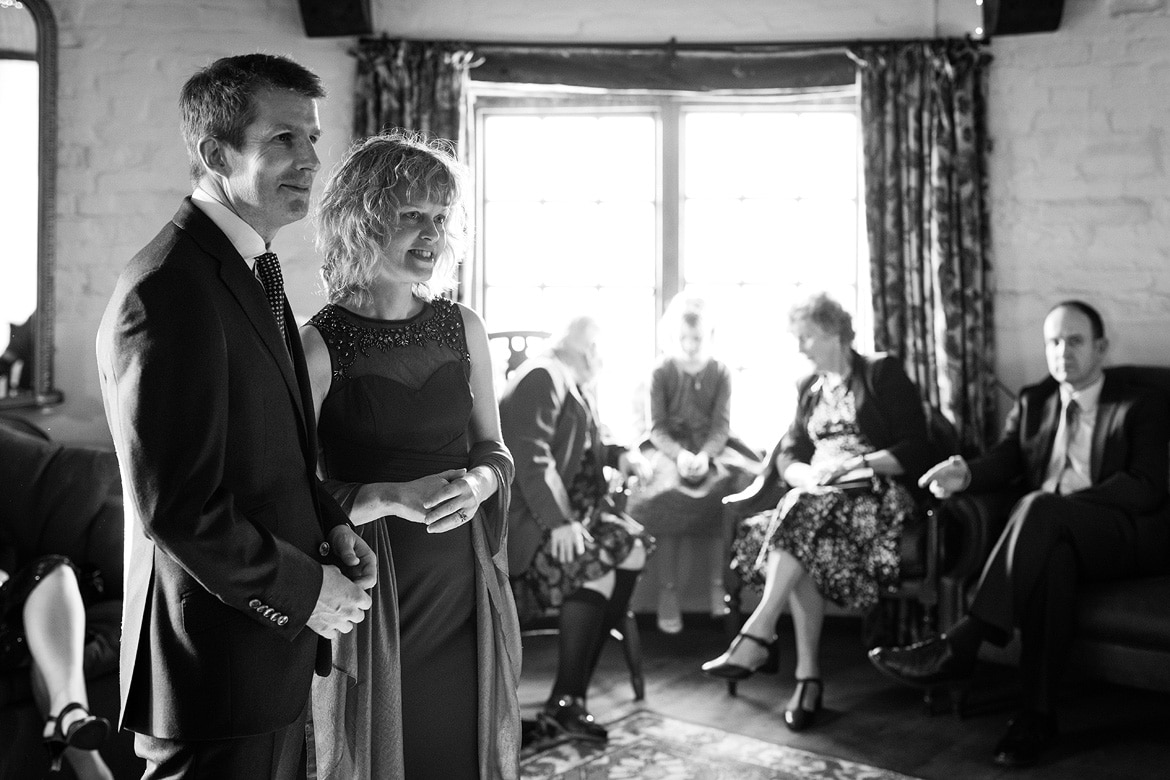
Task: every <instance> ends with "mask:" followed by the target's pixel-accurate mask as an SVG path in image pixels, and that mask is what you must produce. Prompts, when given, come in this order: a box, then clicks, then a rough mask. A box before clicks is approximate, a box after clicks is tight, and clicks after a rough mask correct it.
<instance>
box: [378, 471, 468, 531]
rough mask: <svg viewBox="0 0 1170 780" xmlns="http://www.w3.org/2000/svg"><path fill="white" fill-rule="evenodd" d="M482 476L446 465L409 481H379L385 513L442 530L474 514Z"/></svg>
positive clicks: (451, 528) (432, 528) (452, 526)
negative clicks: (380, 482)
mask: <svg viewBox="0 0 1170 780" xmlns="http://www.w3.org/2000/svg"><path fill="white" fill-rule="evenodd" d="M481 479H482V477H481V476H480V475H479V474H477V473H475V472H468V470H467V469H448V470H447V471H441V472H439V473H438V474H430V475H428V476H425V477H420V478H419V479H415V480H412V481H410V482H387V483H382V488H383V490H382V491H381V492H382V501H383V504H384V506H385V509H386V514H388V515H396V516H398V517H401V518H402V519H404V520H409V521H410V522H412V523H422V524H424V525H426V527H427V533H432V534H441V533H444V532H446V531H451V530H453V529H455V528H458V527H459V526H461V525H463V524H464V523H466V522H468V521H470V520H471V518H473V517H475V513H476V512H477V511H478V510H479V504H480V501H481V499H480V496H481V495H483V486H482V485H481V484H480V483H481Z"/></svg>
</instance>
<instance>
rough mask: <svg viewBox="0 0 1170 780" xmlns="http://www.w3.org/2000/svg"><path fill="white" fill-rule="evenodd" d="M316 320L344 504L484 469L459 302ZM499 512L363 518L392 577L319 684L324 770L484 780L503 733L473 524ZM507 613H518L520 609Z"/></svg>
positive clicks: (330, 476) (482, 563)
mask: <svg viewBox="0 0 1170 780" xmlns="http://www.w3.org/2000/svg"><path fill="white" fill-rule="evenodd" d="M311 324H312V325H314V326H315V327H316V328H317V330H318V331H319V332H320V334H321V336H322V338H323V339H324V341H325V344H326V346H327V347H328V349H329V356H330V361H331V363H332V371H333V374H332V384H331V386H330V389H329V392H328V394H327V395H326V397H325V399H324V401H323V403H322V406H321V413H320V419H319V421H318V430H319V434H320V442H321V450H322V452H321V463H322V465H323V469H324V471H325V476H326V478H327V479H326V485H327V486H328V487H330V489H331V490H333V492H334V494H335V495H339V496H340V497H341V500H342V504H343V505H345V503H346V501H345V498H344V496H345V489H344V487H342V488H341V489H340V490H339V489H338V486H339V485H342V486H344V485H345V484H346V483H356V484H361V483H369V482H381V481H387V482H405V481H409V480H414V479H418V478H420V477H423V476H426V475H429V474H435V473H438V472H441V471H445V470H447V469H453V468H468V467H469V465H471V464H470V463H469V441H468V430H469V429H468V424H469V420H470V418H471V413H472V406H473V401H472V394H471V388H470V384H469V380H470V371H471V362H470V355H469V353H468V349H467V344H466V338H465V334H464V330H463V318H462V315H461V314H460V312H459V309H458V307H457V306H456V305H455V304H453V303H451V302H449V301H446V300H442V299H438V300H435V301H431V302H429V303H426V304H425V305H424V307H423V309H422V311H421V312H420V313H419V314H418V315H416V316H415V317H413V318H411V319H409V320H402V321H386V320H376V319H370V318H367V317H363V316H360V315H358V314H355V313H353V312H350V311H348V310H346V309H343V308H341V307H339V306H335V305H332V304H331V305H328V306H326V307H325V308H324V309H322V310H321V311H320V312H319V313H318V314H317V315H315V316H314V317H313V318H312V320H311ZM509 465H510V461H509ZM502 476H503V478H504V479H510V471H509V473H508V474H505V475H502ZM501 484H506V483H505V482H501ZM353 492H356V491H353ZM486 508H487V504H486V503H485V505H484V506H481V507H480V511H479V512H478V513H477V515H476V517H475V518H473V519H472V521H471V522H469V523H465V524H463V525H461V526H459V527H457V528H456V529H454V530H451V531H448V532H446V533H442V534H428V533H427V532H426V527H425V526H424V525H422V524H419V523H412V522H408V521H406V520H403V519H401V518H397V517H385V518H381V519H379V520H376V521H374V522H371V523H367V524H365V525H361V526H358V531H359V533H361V535H362V538H363V539H365V540H366V541H367V542H368V543H369V545H370V547H371V548H372V549H373V551H374V553H375V554H376V555H377V556H378V584H377V586H376V587H375V588H374V589H373V591H372V593H371V595H372V597H373V605H372V607H371V608H370V611H369V613H368V614H367V617H366V619H365V620H364V621H363V622H362V623H359V624H358V625H357V626H356V628H355V630H354V631H353V632H351V633H350V634H347V635H344V636H342V637H340V638H339V639H337V640H334V667H335V670H334V672H333V674H332V675H330V677H328V678H317V679H316V680H315V683H314V692H313V697H314V704H313V707H314V731H315V733H316V761H317V775H318V777H319V778H322V777H334V778H347V780H348V778H354V777H370V778H389V777H395V778H396V777H401V776H403V775H404V776H405V777H406V778H409V780H425V779H426V778H435V779H436V780H439V779H440V778H442V779H444V780H447V779H449V778H456V777H458V778H471V779H474V778H477V777H480V766H481V762H480V753H481V751H483V750H484V748H483V745H482V744H481V743H483V742H484V741H485V740H487V741H489V742H490V740H492V739H495V737H494V736H492V735H491V734H481V733H480V732H481V731H484V729H483V728H482V727H481V726H480V725H477V717H478V716H479V715H480V710H481V708H480V705H479V701H478V700H479V699H480V698H482V696H483V690H482V686H481V683H484V682H485V681H481V680H480V679H479V675H480V674H486V675H487V676H489V677H492V676H496V673H495V672H492V671H491V670H490V668H489V669H488V671H487V672H484V668H485V667H484V665H483V663H481V662H483V661H484V659H483V658H482V657H481V655H480V653H478V652H477V636H478V635H477V590H478V591H479V598H480V602H481V603H480V610H479V613H478V614H480V615H483V614H485V613H484V612H483V604H482V602H483V601H484V596H483V590H484V586H483V583H482V580H484V579H486V578H488V576H489V575H488V574H487V573H485V571H484V569H485V568H487V569H490V568H491V567H492V564H491V560H490V556H488V555H486V554H484V553H483V552H482V550H480V549H478V548H477V544H476V542H475V540H474V539H473V527H474V526H475V525H477V524H479V525H480V527H483V526H484V524H485V522H486V521H485V520H484V513H485V509H486ZM482 546H483V545H482V544H480V545H479V547H482ZM504 581H505V583H506V580H504ZM509 603H510V602H509ZM507 617H510V618H511V619H512V620H513V621H514V618H515V613H514V610H513V611H512V612H511V613H510V615H509V616H507ZM485 620H486V618H485ZM489 636H490V635H489ZM489 644H490V641H489ZM480 645H481V646H482V641H481V642H480ZM516 660H517V661H518V657H517V659H516ZM486 684H489V685H490V684H491V682H490V681H487V682H486ZM477 691H479V696H477ZM513 695H514V694H513ZM399 697H400V702H401V706H400V711H399V704H398V700H399ZM517 724H518V716H517ZM512 725H513V724H511V723H510V722H500V723H499V725H496V724H492V725H491V726H490V729H491V730H492V731H493V732H495V731H499V730H504V731H506V730H507V729H508V728H510V727H511V726H512ZM397 729H400V730H401V738H400V739H399V738H398V736H397V734H396V733H395V731H396V730H397ZM398 751H401V758H399V755H398ZM505 760H506V759H505ZM398 762H401V764H402V767H404V772H403V770H402V768H400V767H399V766H397V763H398ZM487 771H490V772H491V774H493V775H494V774H496V771H495V770H494V769H493V770H487ZM400 773H402V774H400ZM505 774H507V773H505Z"/></svg>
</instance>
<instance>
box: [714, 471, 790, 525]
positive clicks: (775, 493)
mask: <svg viewBox="0 0 1170 780" xmlns="http://www.w3.org/2000/svg"><path fill="white" fill-rule="evenodd" d="M787 489H788V488H787V486H786V485H785V484H784V481H783V480H781V479H780V477H779V475H777V474H776V473H775V472H774V471H772V470H770V469H769V470H768V471H765V472H764V473H763V474H760V475H759V476H757V477H756V478H755V479H754V480H752V483H751V484H750V485H748V486H747V487H746V488H744V489H743V490H741V491H740V492H738V493H733V494H732V495H730V496H727V497H725V498H724V499H723V504H724V505H725V506H726V507H727V509H728V510H729V511H731V512H732V513H733V514H735V515H736V516H738V517H747V516H748V515H754V514H755V513H757V512H766V511H767V510H769V509H775V508H776V505H777V504H779V503H780V499H781V498H783V497H784V493H785V492H786V491H787Z"/></svg>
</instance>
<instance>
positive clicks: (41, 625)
mask: <svg viewBox="0 0 1170 780" xmlns="http://www.w3.org/2000/svg"><path fill="white" fill-rule="evenodd" d="M22 617H23V620H24V631H25V638H26V639H27V641H28V649H29V655H30V656H31V657H32V661H33V663H32V683H33V690H34V692H35V693H36V697H37V699H38V701H39V703H40V704H41V706H42V708H43V709H44V711H45V712H46V713H47V714H48V715H50V716H51V715H54V714H56V713H60V712H61V710H62V709H64V708H65V706H66V705H67V704H70V703H72V702H76V703H78V704H80V705H82V707H84V708H85V709H84V710H80V709H74V710H72V711H70V712H69V713H67V714H66V715H65V716H64V717H63V722H62V723H61V724H60V726H61V729H62V731H63V732H67V731H68V729H69V726H71V725H72V724H73V723H75V722H76V721H78V720H81V719H83V718H85V717H86V716H87V714H88V710H89V695H88V693H87V692H86V687H85V674H84V670H83V667H82V660H83V657H84V652H85V605H84V604H83V603H82V601H81V591H80V590H79V589H78V586H77V576H76V575H75V574H74V572H73V569H72V568H70V567H69V566H57V567H56V568H54V569H52V570H51V571H49V572H48V573H46V574H45V575H44V576H43V577H42V578H41V581H40V582H39V583H38V584H37V586H36V587H35V588H33V589H32V591H31V592H30V593H29V595H28V598H27V599H26V601H25V603H24V609H23V614H22ZM55 726H56V721H54V720H49V721H48V722H47V723H46V724H45V730H46V733H45V736H49V735H50V734H51V733H52V730H53V729H54V728H55ZM65 757H66V759H67V760H68V761H69V763H70V765H71V766H72V767H73V771H74V773H75V774H77V776H78V777H79V778H81V780H89V779H90V778H112V777H113V775H112V774H110V770H109V768H108V767H106V764H105V762H103V761H102V759H101V756H100V755H98V753H97V751H90V750H79V749H77V748H68V749H67V750H66V751H65Z"/></svg>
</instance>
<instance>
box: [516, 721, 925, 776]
mask: <svg viewBox="0 0 1170 780" xmlns="http://www.w3.org/2000/svg"><path fill="white" fill-rule="evenodd" d="M608 729H609V742H608V743H606V744H604V745H589V744H585V743H583V742H577V741H566V740H561V741H557V742H553V743H551V744H548V743H546V744H537V745H534V746H532V747H531V748H529V749H526V750H525V751H524V754H523V755H522V756H521V760H520V767H521V776H522V777H523V778H525V780H538V779H539V780H551V779H552V778H556V779H557V780H619V778H620V780H787V779H788V778H793V779H794V780H795V779H796V778H821V779H822V780H829V778H832V780H912V778H908V777H907V776H906V775H901V774H898V773H897V772H889V771H886V770H884V769H876V768H874V767H870V766H865V765H864V764H858V763H855V762H853V761H843V760H841V759H838V758H830V757H828V756H818V755H817V754H815V753H809V752H808V751H805V750H797V749H796V748H791V747H784V746H783V745H773V744H771V743H770V742H763V741H761V740H758V739H752V738H751V737H742V736H739V735H738V734H731V733H729V732H726V731H720V730H719V729H715V728H711V727H709V726H698V725H695V724H693V723H686V722H685V721H681V720H674V719H673V718H666V717H663V716H661V715H658V714H656V713H653V712H647V711H645V710H640V711H638V712H634V713H631V714H629V715H627V716H625V717H624V718H621V719H620V720H618V721H616V722H614V723H611V724H609V726H608Z"/></svg>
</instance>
